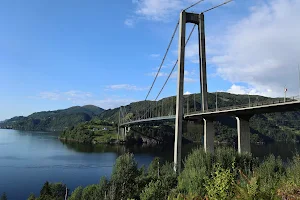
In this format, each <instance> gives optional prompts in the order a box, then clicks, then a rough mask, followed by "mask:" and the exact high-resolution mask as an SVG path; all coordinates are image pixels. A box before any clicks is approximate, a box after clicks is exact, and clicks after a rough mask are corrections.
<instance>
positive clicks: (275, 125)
mask: <svg viewBox="0 0 300 200" xmlns="http://www.w3.org/2000/svg"><path fill="white" fill-rule="evenodd" d="M217 98H218V102H217V103H218V108H222V107H231V106H237V105H246V104H249V98H250V103H251V104H256V103H259V102H266V101H278V100H279V98H268V97H263V96H257V95H250V96H248V95H235V94H230V93H225V92H219V93H218V95H217ZM185 99H186V100H185V104H184V109H185V110H189V112H193V111H194V109H195V107H196V110H198V111H199V110H200V109H201V103H200V94H199V93H198V94H195V105H194V94H192V95H189V97H187V96H186V97H185ZM187 101H188V102H189V103H187ZM215 102H216V94H215V93H209V94H208V108H209V109H215V107H216V104H215ZM156 104H157V105H158V109H152V110H151V112H152V113H156V112H161V110H162V109H163V112H164V113H170V114H174V113H175V97H174V96H173V97H168V98H164V99H162V100H160V101H158V102H153V101H147V102H145V101H140V102H135V103H131V104H129V105H127V106H125V107H124V108H123V109H122V110H126V111H127V112H126V113H127V116H126V117H134V116H136V115H139V116H141V115H143V114H144V110H145V108H147V107H148V106H149V105H153V106H154V105H156ZM154 107H155V106H154ZM119 110H120V109H119V108H115V109H110V110H106V111H104V112H102V113H101V114H100V115H99V118H100V119H101V120H107V121H109V122H114V123H118V116H119ZM168 126H170V127H172V128H174V126H173V125H172V124H171V123H170V124H169V125H168ZM214 126H215V128H216V140H217V141H218V142H227V143H233V142H236V141H237V132H236V121H235V119H234V118H232V117H222V118H218V119H217V120H216V122H215V123H214ZM250 127H251V133H252V135H251V140H252V142H270V141H300V112H299V111H294V112H283V113H270V114H260V115H254V116H253V117H252V118H251V119H250ZM135 129H139V128H138V127H135ZM169 130H170V129H169ZM143 132H144V133H147V132H148V134H149V136H152V137H153V136H159V137H161V135H163V134H164V133H160V131H157V130H155V131H153V130H151V129H149V130H148V131H147V129H145V128H144V129H143ZM169 132H170V133H171V132H172V130H170V131H169ZM153 134H154V135H153ZM202 135H203V132H202V128H200V127H197V126H196V125H195V124H193V123H188V125H187V131H186V132H185V137H186V139H189V140H193V141H195V140H196V141H199V140H202V137H201V136H202Z"/></svg>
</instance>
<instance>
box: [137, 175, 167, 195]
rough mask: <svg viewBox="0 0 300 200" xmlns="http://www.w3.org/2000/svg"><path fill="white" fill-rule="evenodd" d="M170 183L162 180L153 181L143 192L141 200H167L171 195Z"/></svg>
mask: <svg viewBox="0 0 300 200" xmlns="http://www.w3.org/2000/svg"><path fill="white" fill-rule="evenodd" d="M169 189H170V188H169V187H168V183H167V182H165V181H162V180H157V181H151V182H150V183H149V184H148V185H147V186H146V187H145V189H144V190H143V192H142V194H141V196H140V197H141V200H157V199H166V198H167V197H168V193H169Z"/></svg>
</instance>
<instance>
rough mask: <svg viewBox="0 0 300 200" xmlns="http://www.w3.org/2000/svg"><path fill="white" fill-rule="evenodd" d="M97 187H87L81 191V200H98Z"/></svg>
mask: <svg viewBox="0 0 300 200" xmlns="http://www.w3.org/2000/svg"><path fill="white" fill-rule="evenodd" d="M98 191H99V187H98V185H96V184H94V185H88V186H86V187H85V188H84V189H83V191H82V199H83V200H98V199H99V198H98V197H99V193H98Z"/></svg>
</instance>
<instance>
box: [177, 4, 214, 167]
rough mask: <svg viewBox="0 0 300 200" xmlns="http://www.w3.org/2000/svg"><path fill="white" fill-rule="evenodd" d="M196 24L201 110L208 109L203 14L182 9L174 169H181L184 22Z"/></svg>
mask: <svg viewBox="0 0 300 200" xmlns="http://www.w3.org/2000/svg"><path fill="white" fill-rule="evenodd" d="M187 23H194V24H196V25H198V38H199V59H200V62H199V63H200V88H201V105H202V111H203V112H204V111H205V110H207V109H208V104H207V78H206V51H205V29H204V14H203V13H201V14H196V13H187V12H185V11H184V10H183V11H182V12H181V13H180V19H179V42H178V79H177V97H176V119H175V144H174V171H175V172H176V173H177V172H180V169H181V145H182V127H183V118H184V113H183V103H184V102H183V90H184V58H185V42H186V41H185V32H186V24H187Z"/></svg>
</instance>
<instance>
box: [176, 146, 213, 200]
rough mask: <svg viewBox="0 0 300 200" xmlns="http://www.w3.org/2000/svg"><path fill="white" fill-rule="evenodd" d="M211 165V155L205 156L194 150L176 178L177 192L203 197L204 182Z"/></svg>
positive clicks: (199, 150) (201, 152)
mask: <svg viewBox="0 0 300 200" xmlns="http://www.w3.org/2000/svg"><path fill="white" fill-rule="evenodd" d="M211 165H212V156H211V154H209V153H207V154H206V153H205V152H204V151H203V150H202V149H196V150H194V151H193V152H192V153H191V154H190V155H189V156H188V157H187V159H186V161H185V167H184V169H183V171H182V173H181V174H180V175H179V177H178V190H179V191H180V192H182V193H190V194H199V195H201V196H204V195H205V189H204V180H205V177H207V176H209V174H210V171H211Z"/></svg>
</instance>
